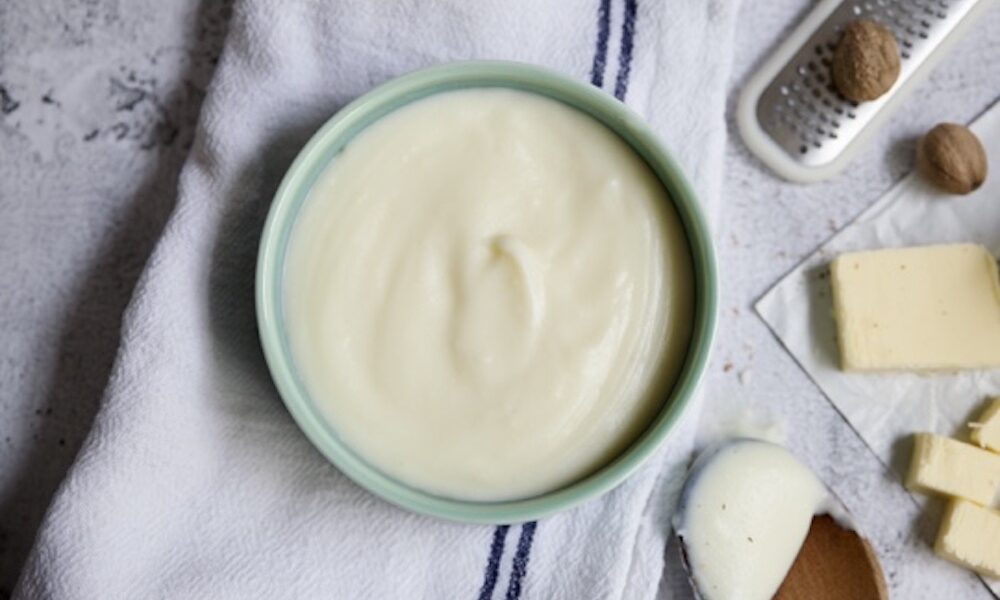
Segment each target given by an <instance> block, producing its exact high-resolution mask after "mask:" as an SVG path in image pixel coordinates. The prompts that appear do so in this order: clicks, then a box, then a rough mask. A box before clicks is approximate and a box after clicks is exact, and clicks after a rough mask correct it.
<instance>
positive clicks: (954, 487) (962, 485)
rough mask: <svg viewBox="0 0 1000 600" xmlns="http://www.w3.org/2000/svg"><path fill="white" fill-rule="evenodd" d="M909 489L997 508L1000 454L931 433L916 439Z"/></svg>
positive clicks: (999, 493) (908, 482) (916, 436)
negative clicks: (955, 497) (963, 499)
mask: <svg viewBox="0 0 1000 600" xmlns="http://www.w3.org/2000/svg"><path fill="white" fill-rule="evenodd" d="M913 437H914V440H913V442H914V443H913V459H912V460H911V461H910V473H909V476H908V477H907V480H906V487H908V488H911V489H915V490H918V491H922V492H927V493H938V494H945V495H948V496H957V497H959V498H965V499H966V500H971V501H972V502H975V503H976V504H981V505H983V506H996V505H997V504H998V500H1000V454H994V453H992V452H989V451H987V450H982V449H980V448H977V447H975V446H973V445H972V444H966V443H964V442H959V441H957V440H953V439H951V438H946V437H942V436H940V435H934V434H932V433H918V434H916V435H914V436H913Z"/></svg>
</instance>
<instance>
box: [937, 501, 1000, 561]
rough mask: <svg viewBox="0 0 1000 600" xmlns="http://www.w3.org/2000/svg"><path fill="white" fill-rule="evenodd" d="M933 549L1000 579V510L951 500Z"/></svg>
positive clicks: (945, 556) (944, 556)
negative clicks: (999, 511)
mask: <svg viewBox="0 0 1000 600" xmlns="http://www.w3.org/2000/svg"><path fill="white" fill-rule="evenodd" d="M934 552H936V553H937V554H938V556H941V557H943V558H946V559H948V560H950V561H951V562H953V563H956V564H959V565H961V566H963V567H965V568H967V569H972V570H973V571H975V572H977V573H980V574H982V575H986V576H987V577H995V578H998V579H1000V513H998V512H997V511H995V510H990V509H988V508H983V507H982V506H976V505H975V504H973V503H971V502H966V501H965V500H958V499H956V500H952V501H951V502H950V503H949V504H948V509H947V510H946V511H945V514H944V520H943V521H942V522H941V529H939V530H938V537H937V542H936V543H935V544H934Z"/></svg>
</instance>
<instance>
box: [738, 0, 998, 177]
mask: <svg viewBox="0 0 1000 600" xmlns="http://www.w3.org/2000/svg"><path fill="white" fill-rule="evenodd" d="M992 3H993V0H868V1H856V0H852V1H842V0H823V1H822V2H820V3H819V4H818V5H817V7H816V8H815V9H814V10H813V11H812V13H810V14H809V16H807V17H806V18H805V19H804V20H803V21H802V23H801V24H800V25H799V27H798V28H797V29H796V30H795V31H794V32H793V33H792V34H791V36H790V37H789V39H788V40H786V41H785V42H784V43H783V44H782V45H781V46H780V47H779V48H778V50H777V51H776V52H775V53H774V55H773V56H772V57H771V58H770V59H769V60H768V61H767V62H766V63H765V64H764V65H763V66H762V67H761V69H760V70H759V71H758V72H757V73H756V74H755V75H754V76H753V77H752V78H751V79H750V81H748V82H747V84H746V86H745V87H744V89H743V93H742V95H741V97H740V102H739V107H738V109H737V110H738V113H737V121H738V123H739V127H740V133H741V135H742V136H743V139H744V140H745V141H746V143H747V146H749V147H750V149H751V150H752V151H753V152H754V153H755V154H756V155H757V156H758V157H760V159H761V160H763V161H764V163H766V164H767V165H768V166H769V167H771V168H772V169H774V171H775V172H777V173H778V174H779V175H781V176H782V177H784V178H786V179H789V180H792V181H799V182H812V181H818V180H821V179H826V178H827V177H830V176H832V175H834V174H836V173H837V172H839V171H840V170H841V169H843V168H844V166H846V165H847V163H848V162H849V161H850V159H851V158H852V157H853V156H854V154H855V153H856V152H857V151H858V150H859V148H860V147H861V146H862V145H863V142H864V140H865V139H866V138H867V137H868V136H869V135H871V134H872V133H873V132H874V131H875V130H876V129H877V128H878V127H879V125H881V124H882V123H883V122H884V121H885V119H886V118H887V117H888V115H889V114H890V113H891V112H892V110H893V108H894V107H895V106H897V105H898V104H899V103H900V101H901V100H902V99H903V97H904V96H905V95H906V94H907V93H908V92H909V91H910V90H912V89H913V87H915V85H916V84H917V82H918V80H920V79H921V78H922V76H923V75H925V74H926V73H927V72H928V71H929V70H930V69H931V68H932V67H933V65H934V64H935V63H936V62H937V60H939V59H940V58H941V56H942V55H943V54H944V52H945V50H946V49H947V47H948V46H949V45H950V44H952V43H954V41H955V40H956V39H958V38H959V37H960V33H961V31H962V30H963V29H964V28H965V27H967V26H968V25H969V23H971V22H972V21H974V20H975V17H976V16H978V15H979V14H981V13H982V12H983V11H985V10H986V9H987V8H988V5H991V4H992ZM855 19H869V20H872V21H877V22H879V23H881V24H882V25H885V26H886V27H888V28H889V29H890V30H891V31H892V32H893V33H894V34H895V36H896V41H897V42H898V44H899V49H900V54H901V68H900V73H899V79H898V80H897V81H896V83H895V84H894V85H893V87H892V89H890V90H889V91H888V92H887V93H886V94H885V95H883V96H882V97H880V98H878V99H876V100H874V101H871V102H864V103H862V104H857V103H854V102H851V101H849V100H847V99H845V98H844V97H842V96H841V95H840V94H839V93H838V92H837V91H836V89H835V87H834V85H833V82H832V81H831V78H830V59H831V57H832V56H833V50H834V48H836V44H837V42H838V41H839V40H840V35H841V32H842V31H843V28H844V26H845V25H847V24H848V23H850V22H851V21H853V20H855Z"/></svg>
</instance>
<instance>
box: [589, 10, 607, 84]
mask: <svg viewBox="0 0 1000 600" xmlns="http://www.w3.org/2000/svg"><path fill="white" fill-rule="evenodd" d="M610 30H611V0H601V4H600V6H598V7H597V48H596V49H595V50H594V64H593V66H592V67H590V83H592V84H594V85H595V86H597V87H601V86H602V85H604V71H605V66H606V63H607V61H608V37H609V36H610V35H611V31H610Z"/></svg>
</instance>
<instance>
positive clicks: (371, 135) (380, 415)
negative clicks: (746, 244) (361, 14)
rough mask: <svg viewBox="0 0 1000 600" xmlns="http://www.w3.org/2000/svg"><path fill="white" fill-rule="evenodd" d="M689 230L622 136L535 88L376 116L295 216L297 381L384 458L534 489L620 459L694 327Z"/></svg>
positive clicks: (451, 95) (405, 470)
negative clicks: (686, 235) (538, 92)
mask: <svg viewBox="0 0 1000 600" xmlns="http://www.w3.org/2000/svg"><path fill="white" fill-rule="evenodd" d="M693 286H694V284H693V278H692V272H691V257H690V253H689V249H688V243H687V239H686V237H685V235H684V231H683V229H682V225H681V223H680V220H679V217H678V215H677V214H676V212H675V210H674V208H673V205H672V203H671V201H670V198H669V197H668V196H667V193H666V191H665V190H664V188H663V186H662V185H661V184H660V182H659V181H658V180H657V178H656V176H655V175H654V174H653V173H652V171H651V170H650V169H649V167H648V166H647V165H646V164H645V162H644V161H643V160H642V159H641V158H640V157H639V156H638V155H637V154H636V153H635V152H634V151H633V150H632V149H631V148H630V147H629V146H628V145H627V144H626V143H625V142H624V141H622V140H621V139H620V138H619V137H618V136H617V135H615V134H614V133H612V132H611V131H610V130H608V129H607V128H606V127H604V126H603V125H602V124H600V123H599V122H597V121H596V120H594V119H593V118H591V117H589V116H587V115H585V114H584V113H582V112H580V111H577V110H576V109H573V108H571V107H569V106H567V105H565V104H562V103H560V102H557V101H555V100H551V99H548V98H545V97H543V96H540V95H535V94H531V93H527V92H519V91H514V90H506V89H486V88H484V89H471V90H462V91H454V92H446V93H440V94H436V95H433V96H431V97H428V98H425V99H422V100H418V101H416V102H413V103H411V104H409V105H407V106H405V107H403V108H401V109H399V110H396V111H395V112H393V113H391V114H389V115H387V116H386V117H384V118H382V119H380V120H379V121H377V122H376V123H374V124H372V125H371V126H369V127H368V128H366V129H365V131H363V132H362V133H361V134H359V135H358V136H357V137H356V138H355V139H354V140H352V141H351V142H350V143H349V144H348V146H347V147H346V148H345V149H344V150H343V152H341V153H340V154H339V155H338V156H337V157H336V158H335V159H334V160H333V161H332V163H331V164H330V166H329V167H327V169H326V171H325V172H324V173H323V174H322V175H321V176H320V178H319V179H318V181H317V183H316V184H315V186H314V187H313V189H312V190H311V192H310V196H309V197H308V199H307V200H306V202H305V204H304V206H303V208H302V209H301V212H300V214H299V216H298V217H297V220H296V224H295V226H294V230H293V232H292V238H291V241H290V243H289V249H288V254H287V257H286V263H285V281H284V310H285V315H284V316H285V319H286V324H287V330H288V336H289V342H290V345H291V348H292V355H293V359H294V362H295V364H296V367H297V370H298V373H299V376H300V378H301V380H302V382H303V384H304V386H305V388H306V390H307V391H308V393H309V394H310V396H311V397H312V399H313V401H314V402H315V403H316V404H317V405H318V406H319V407H320V408H321V410H322V412H323V413H324V414H325V415H326V417H327V418H328V419H329V422H330V424H331V426H332V427H333V429H334V430H335V431H336V432H337V434H338V435H339V436H340V437H341V439H342V440H343V441H344V442H345V443H347V444H348V445H349V446H350V447H351V448H352V449H354V450H355V451H356V452H357V453H358V454H359V455H360V456H361V457H362V458H364V459H365V460H366V461H368V462H369V463H370V464H371V465H373V466H374V467H376V468H377V469H379V470H381V471H383V472H384V473H386V474H388V475H390V476H392V477H393V478H396V479H398V480H400V481H402V482H404V483H407V484H409V485H412V486H414V487H417V488H420V489H423V490H426V491H428V492H431V493H434V494H438V495H442V496H447V497H452V498H459V499H467V500H483V501H499V500H508V499H514V498H525V497H530V496H533V495H537V494H540V493H544V492H547V491H551V490H554V489H557V488H559V487H562V486H565V485H567V484H569V483H572V482H573V481H575V480H578V479H580V478H581V477H583V476H585V475H587V474H589V473H590V472H592V471H594V470H595V469H597V468H599V467H601V466H602V465H604V464H605V463H607V462H608V461H609V460H611V459H612V458H614V457H615V456H616V455H618V454H619V453H621V452H622V451H623V450H624V449H625V448H626V447H627V446H628V445H629V444H630V443H631V442H632V441H634V439H635V438H636V437H637V436H638V435H639V434H640V433H641V432H642V430H643V429H644V428H645V427H646V426H647V425H648V423H649V422H650V420H651V419H652V418H653V417H654V416H655V415H656V413H657V412H658V410H659V409H660V408H661V407H662V405H663V402H664V400H665V398H666V397H667V395H668V393H669V390H670V387H671V386H672V384H673V383H674V381H675V380H676V378H677V376H678V374H679V372H680V369H681V367H682V365H683V362H684V359H685V356H686V353H687V348H688V343H689V339H690V335H691V331H690V328H691V321H692V315H693V305H692V303H693Z"/></svg>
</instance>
